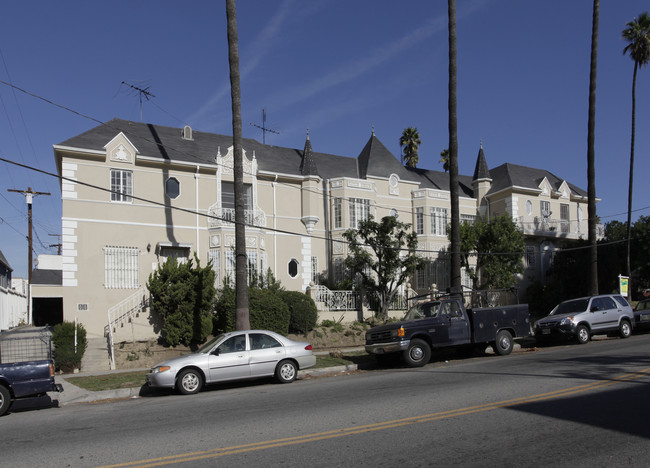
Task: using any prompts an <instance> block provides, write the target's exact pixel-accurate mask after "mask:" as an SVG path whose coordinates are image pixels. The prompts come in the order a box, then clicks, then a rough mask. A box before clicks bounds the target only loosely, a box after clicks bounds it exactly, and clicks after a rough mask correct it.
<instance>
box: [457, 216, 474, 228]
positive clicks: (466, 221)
mask: <svg viewBox="0 0 650 468" xmlns="http://www.w3.org/2000/svg"><path fill="white" fill-rule="evenodd" d="M475 221H476V215H470V214H461V215H460V222H461V223H464V224H469V225H470V226H471V225H473V224H474V222H475Z"/></svg>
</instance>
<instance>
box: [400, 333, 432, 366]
mask: <svg viewBox="0 0 650 468" xmlns="http://www.w3.org/2000/svg"><path fill="white" fill-rule="evenodd" d="M403 357H404V362H405V363H406V365H407V366H409V367H422V366H423V365H425V364H426V363H428V362H429V359H431V348H430V347H429V345H428V344H427V342H426V341H424V340H420V339H418V338H416V339H414V340H411V344H410V345H409V347H408V349H407V350H406V351H404V355H403Z"/></svg>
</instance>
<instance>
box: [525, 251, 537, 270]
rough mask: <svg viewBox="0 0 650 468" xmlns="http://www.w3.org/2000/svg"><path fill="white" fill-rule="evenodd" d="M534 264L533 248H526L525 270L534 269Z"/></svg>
mask: <svg viewBox="0 0 650 468" xmlns="http://www.w3.org/2000/svg"><path fill="white" fill-rule="evenodd" d="M535 263H536V255H535V247H534V246H532V245H527V246H526V268H534V267H535Z"/></svg>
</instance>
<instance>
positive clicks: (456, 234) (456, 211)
mask: <svg viewBox="0 0 650 468" xmlns="http://www.w3.org/2000/svg"><path fill="white" fill-rule="evenodd" d="M447 12H448V13H447V16H448V19H449V103H448V110H449V146H448V148H449V197H450V198H451V200H450V201H451V237H450V240H451V245H450V250H451V264H450V272H449V273H450V279H451V289H452V291H458V290H460V287H461V278H460V203H459V196H460V195H459V189H458V116H457V113H456V107H457V105H456V104H457V96H456V84H457V66H456V0H447Z"/></svg>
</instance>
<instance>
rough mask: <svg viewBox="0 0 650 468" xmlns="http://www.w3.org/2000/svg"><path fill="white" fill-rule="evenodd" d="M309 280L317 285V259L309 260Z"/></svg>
mask: <svg viewBox="0 0 650 468" xmlns="http://www.w3.org/2000/svg"><path fill="white" fill-rule="evenodd" d="M311 280H312V281H313V282H314V284H318V257H312V258H311Z"/></svg>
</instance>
